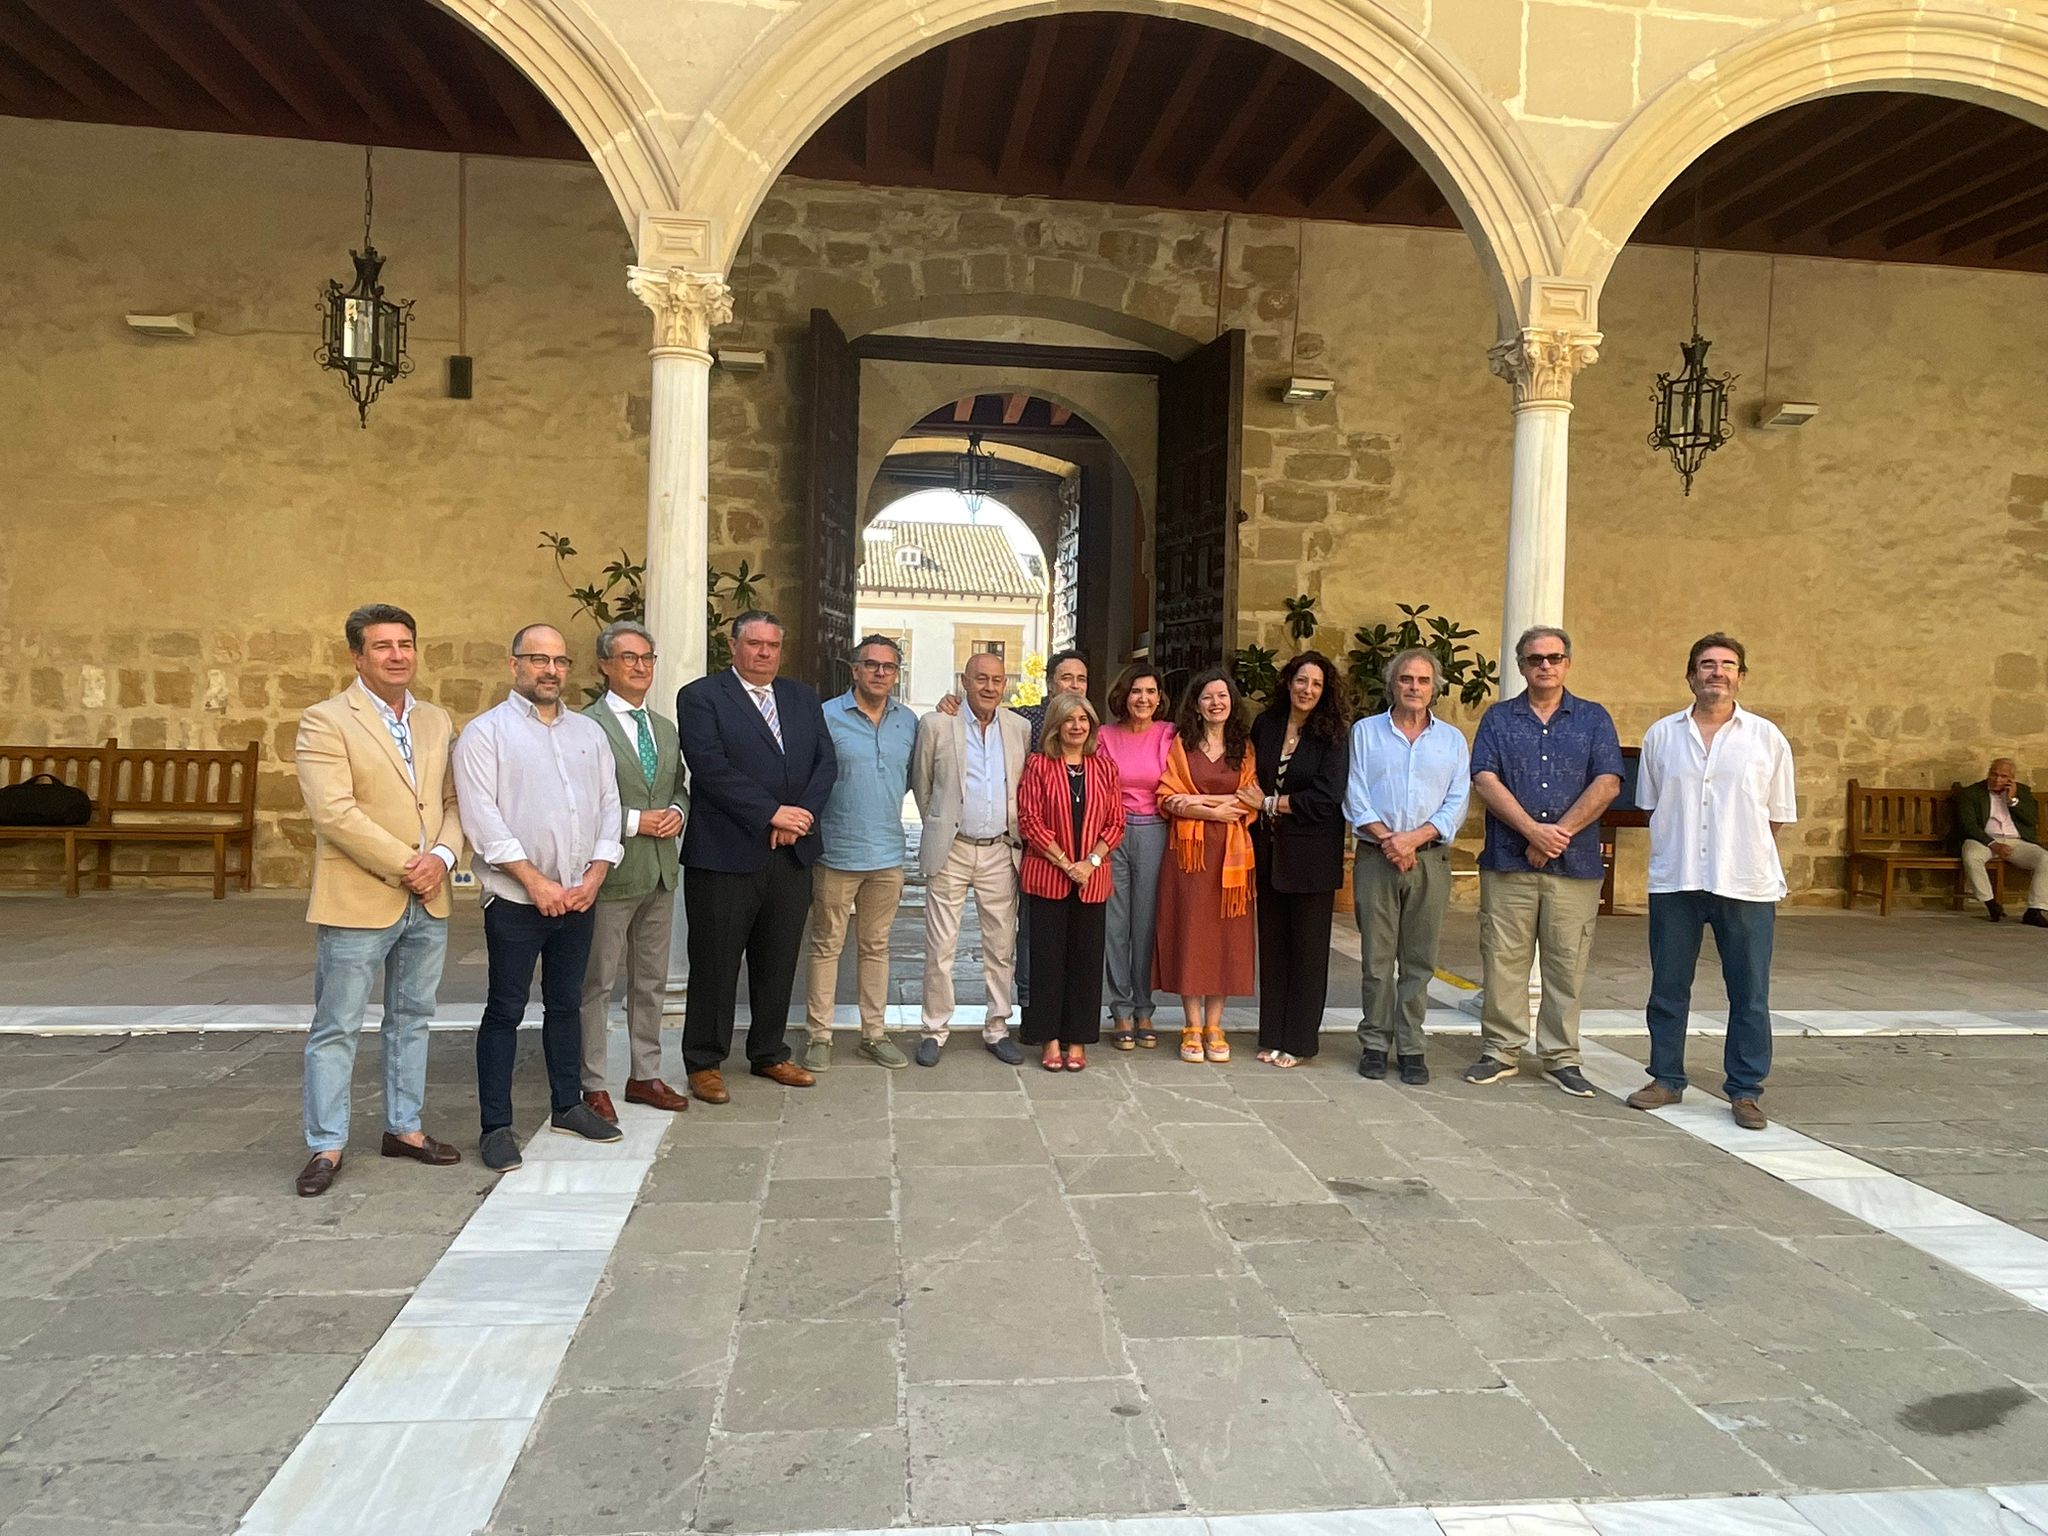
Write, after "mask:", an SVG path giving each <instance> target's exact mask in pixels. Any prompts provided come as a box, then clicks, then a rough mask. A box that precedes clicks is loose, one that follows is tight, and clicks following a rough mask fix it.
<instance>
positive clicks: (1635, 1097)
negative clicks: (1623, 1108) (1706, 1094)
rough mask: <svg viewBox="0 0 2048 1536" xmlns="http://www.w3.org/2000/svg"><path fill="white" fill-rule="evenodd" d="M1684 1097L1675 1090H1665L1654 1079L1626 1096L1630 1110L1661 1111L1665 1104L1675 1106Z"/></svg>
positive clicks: (1665, 1088)
mask: <svg viewBox="0 0 2048 1536" xmlns="http://www.w3.org/2000/svg"><path fill="white" fill-rule="evenodd" d="M1684 1097H1685V1095H1684V1094H1683V1093H1681V1092H1679V1091H1678V1090H1677V1089H1676V1088H1667V1087H1665V1086H1664V1085H1663V1084H1662V1083H1660V1082H1658V1081H1657V1080H1656V1079H1655V1078H1652V1079H1650V1081H1649V1082H1647V1083H1645V1084H1643V1086H1642V1087H1640V1088H1638V1089H1637V1090H1636V1091H1635V1092H1634V1093H1632V1094H1630V1095H1629V1096H1628V1100H1627V1103H1628V1107H1629V1108H1630V1109H1662V1108H1664V1106H1665V1105H1667V1104H1676V1103H1677V1102H1678V1101H1679V1100H1680V1099H1682V1098H1684Z"/></svg>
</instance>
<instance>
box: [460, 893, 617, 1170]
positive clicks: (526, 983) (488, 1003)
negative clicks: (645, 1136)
mask: <svg viewBox="0 0 2048 1536" xmlns="http://www.w3.org/2000/svg"><path fill="white" fill-rule="evenodd" d="M596 931H597V915H596V913H594V912H592V911H590V910H589V909H587V908H586V909H585V910H584V911H581V912H564V913H563V914H562V915H561V916H560V917H543V916H542V915H541V912H540V909H539V908H538V907H533V906H529V905H528V904H527V903H525V902H523V901H511V900H509V899H507V898H505V897H503V896H500V897H498V898H496V899H495V900H493V901H491V902H489V903H487V904H486V905H485V907H484V946H485V949H486V950H487V951H488V953H489V955H490V962H491V979H490V990H489V992H488V994H487V997H486V1000H485V1002H484V1015H483V1018H482V1020H481V1021H480V1022H479V1023H478V1024H477V1027H476V1103H477V1109H478V1111H479V1117H480V1118H481V1119H482V1121H483V1128H484V1131H485V1133H486V1134H488V1133H490V1132H492V1131H495V1130H497V1129H498V1128H499V1127H500V1126H510V1125H511V1124H512V1064H513V1062H514V1061H515V1060H516V1059H517V1057H518V1055H519V1021H520V1020H521V1019H523V1018H525V1017H526V999H527V997H528V996H529V995H530V994H531V993H532V991H533V968H534V966H535V965H536V964H538V965H539V966H540V1004H541V1014H540V1050H541V1056H542V1058H543V1059H544V1060H545V1061H546V1062H547V1068H548V1104H549V1106H550V1107H551V1108H552V1109H553V1110H554V1111H555V1113H556V1114H560V1113H561V1112H562V1111H563V1110H565V1109H571V1108H573V1107H574V1106H576V1105H578V1104H581V1103H582V1102H583V973H584V972H585V971H586V970H587V969H588V968H589V965H590V941H591V938H592V936H593V935H594V934H595V933H596Z"/></svg>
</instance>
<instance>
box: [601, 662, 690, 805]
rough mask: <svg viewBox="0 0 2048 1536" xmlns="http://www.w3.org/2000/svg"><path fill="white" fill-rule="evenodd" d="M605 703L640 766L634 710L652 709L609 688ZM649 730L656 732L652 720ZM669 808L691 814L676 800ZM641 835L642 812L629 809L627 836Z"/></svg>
mask: <svg viewBox="0 0 2048 1536" xmlns="http://www.w3.org/2000/svg"><path fill="white" fill-rule="evenodd" d="M604 703H605V708H607V709H609V710H610V711H611V712H612V713H613V714H615V715H617V716H618V717H619V729H620V730H622V731H624V732H625V733H626V740H628V741H630V742H632V743H633V766H634V767H636V768H637V767H639V766H640V734H639V733H640V727H639V726H638V725H637V724H636V723H635V722H634V720H633V712H634V711H635V710H636V709H637V710H638V711H639V712H640V713H641V714H643V715H645V714H651V713H652V711H651V710H649V709H648V707H647V706H646V705H645V704H628V703H627V702H626V701H625V700H624V699H622V698H620V697H619V696H618V695H617V694H616V693H613V692H612V691H611V689H609V688H607V689H605V691H604ZM647 731H648V734H649V735H652V734H653V733H654V725H653V722H652V721H650V722H649V723H648V726H647ZM656 750H657V751H658V750H659V744H658V743H657V746H656ZM669 809H670V810H672V811H674V812H675V813H676V814H677V815H678V816H687V815H689V812H688V811H685V810H684V809H683V808H682V807H681V806H680V805H677V804H675V803H674V802H670V804H669ZM639 835H640V813H639V812H638V811H635V810H628V811H627V812H626V836H628V837H638V836H639Z"/></svg>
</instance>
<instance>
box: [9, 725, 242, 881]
mask: <svg viewBox="0 0 2048 1536" xmlns="http://www.w3.org/2000/svg"><path fill="white" fill-rule="evenodd" d="M39 773H48V774H54V775H55V776H56V777H57V778H59V779H61V780H62V781H63V782H64V783H66V784H71V785H74V786H76V787H77V788H79V789H82V790H84V791H85V792H86V794H87V795H88V796H89V797H90V798H91V800H92V819H91V820H90V821H88V822H86V823H84V824H83V825H81V826H76V827H6V826H0V840H34V841H51V842H61V843H62V844H63V846H64V894H65V895H67V896H76V895H77V894H78V876H79V855H80V853H81V851H82V850H83V849H84V848H85V847H88V846H89V847H91V848H93V849H94V850H95V853H96V862H95V865H94V868H93V885H94V887H95V888H97V889H99V890H105V889H107V887H108V886H109V884H111V882H112V879H113V875H114V846H115V844H117V843H210V844H211V845H212V848H213V862H212V869H211V874H212V877H213V896H214V900H216V901H219V900H221V899H222V898H223V897H225V896H226V895H227V883H228V876H229V875H230V874H231V873H232V874H234V875H236V876H237V878H238V879H239V881H240V883H241V888H242V889H243V890H245V891H246V890H248V889H249V886H250V881H251V876H252V875H253V873H254V869H255V852H256V744H255V743H254V742H251V743H250V744H249V745H248V746H246V747H244V748H242V749H241V750H240V751H234V752H222V751H201V750H197V749H186V748H162V747H124V746H122V745H121V744H120V741H119V740H118V738H112V737H110V738H108V740H107V743H106V745H105V746H101V747H32V746H0V784H17V783H20V782H21V781H23V780H24V779H29V778H33V777H34V776H35V775H37V774H39ZM237 853H239V855H240V858H239V861H235V860H232V859H231V857H230V856H231V855H234V854H237ZM237 862H238V864H239V867H236V864H237ZM140 873H150V874H157V873H162V872H161V871H155V870H151V871H140Z"/></svg>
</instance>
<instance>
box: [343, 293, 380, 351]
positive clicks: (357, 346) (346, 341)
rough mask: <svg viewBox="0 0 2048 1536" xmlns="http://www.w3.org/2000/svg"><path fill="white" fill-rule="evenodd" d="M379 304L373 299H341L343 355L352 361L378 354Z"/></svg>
mask: <svg viewBox="0 0 2048 1536" xmlns="http://www.w3.org/2000/svg"><path fill="white" fill-rule="evenodd" d="M376 327H377V306H376V303H375V301H374V300H371V299H343V300H342V301H341V355H342V356H343V357H344V358H346V359H347V360H348V361H350V362H352V363H359V362H366V361H368V360H369V359H370V358H372V357H374V356H375V355H376Z"/></svg>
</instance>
